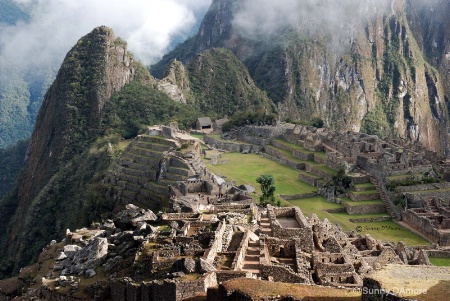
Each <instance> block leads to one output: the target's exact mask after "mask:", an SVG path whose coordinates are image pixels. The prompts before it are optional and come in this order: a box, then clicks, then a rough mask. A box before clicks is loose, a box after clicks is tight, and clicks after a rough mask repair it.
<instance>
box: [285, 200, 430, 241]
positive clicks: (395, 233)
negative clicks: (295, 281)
mask: <svg viewBox="0 0 450 301" xmlns="http://www.w3.org/2000/svg"><path fill="white" fill-rule="evenodd" d="M289 203H291V204H292V205H294V206H298V207H300V209H301V211H302V212H303V214H305V215H306V216H310V215H311V214H312V213H315V214H317V216H318V217H319V218H320V219H324V218H327V219H328V220H329V221H330V222H332V223H333V224H339V225H340V226H341V227H342V229H343V230H344V231H350V230H356V229H357V227H358V226H360V227H362V232H361V233H368V234H370V235H371V236H372V237H374V238H376V239H380V240H382V241H392V242H398V241H400V240H401V241H404V242H405V243H406V244H407V245H430V243H429V242H427V241H426V240H424V239H423V238H421V237H420V236H417V235H415V234H414V233H412V232H410V231H408V230H406V229H405V228H403V227H401V226H399V225H397V224H396V223H394V222H392V221H386V222H371V223H353V222H351V221H350V219H358V218H371V217H383V216H386V213H378V214H363V215H349V214H347V213H328V212H326V211H324V210H326V209H335V208H342V206H341V205H339V204H335V203H329V202H327V200H326V199H325V198H323V197H315V198H308V199H301V200H293V201H289Z"/></svg>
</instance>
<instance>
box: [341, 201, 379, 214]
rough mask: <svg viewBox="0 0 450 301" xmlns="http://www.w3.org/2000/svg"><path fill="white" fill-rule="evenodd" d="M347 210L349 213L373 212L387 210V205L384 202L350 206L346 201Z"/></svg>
mask: <svg viewBox="0 0 450 301" xmlns="http://www.w3.org/2000/svg"><path fill="white" fill-rule="evenodd" d="M344 207H345V210H346V211H347V213H348V214H350V215H353V214H372V213H382V212H386V206H385V205H384V204H383V203H380V204H372V205H361V206H350V205H348V204H346V203H344Z"/></svg>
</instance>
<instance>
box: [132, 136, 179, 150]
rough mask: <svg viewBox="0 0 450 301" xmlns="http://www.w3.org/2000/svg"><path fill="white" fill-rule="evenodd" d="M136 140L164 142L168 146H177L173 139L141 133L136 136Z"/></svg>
mask: <svg viewBox="0 0 450 301" xmlns="http://www.w3.org/2000/svg"><path fill="white" fill-rule="evenodd" d="M137 140H138V141H143V142H150V143H159V144H165V145H167V146H169V147H175V148H176V147H177V144H176V142H175V141H173V140H167V139H165V138H164V137H158V136H147V135H141V136H139V137H138V138H137Z"/></svg>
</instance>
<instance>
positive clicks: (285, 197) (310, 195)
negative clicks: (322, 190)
mask: <svg viewBox="0 0 450 301" xmlns="http://www.w3.org/2000/svg"><path fill="white" fill-rule="evenodd" d="M316 196H317V193H315V192H312V193H302V194H293V195H285V194H280V198H282V199H283V200H285V201H289V200H299V199H307V198H313V197H316Z"/></svg>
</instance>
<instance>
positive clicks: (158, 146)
mask: <svg viewBox="0 0 450 301" xmlns="http://www.w3.org/2000/svg"><path fill="white" fill-rule="evenodd" d="M135 145H136V146H137V147H141V148H145V149H151V150H154V151H157V152H161V153H162V152H165V151H168V150H169V149H170V148H171V147H170V146H169V145H167V144H159V143H153V142H143V141H137V142H135Z"/></svg>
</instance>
